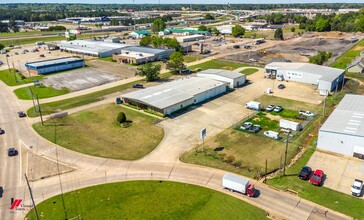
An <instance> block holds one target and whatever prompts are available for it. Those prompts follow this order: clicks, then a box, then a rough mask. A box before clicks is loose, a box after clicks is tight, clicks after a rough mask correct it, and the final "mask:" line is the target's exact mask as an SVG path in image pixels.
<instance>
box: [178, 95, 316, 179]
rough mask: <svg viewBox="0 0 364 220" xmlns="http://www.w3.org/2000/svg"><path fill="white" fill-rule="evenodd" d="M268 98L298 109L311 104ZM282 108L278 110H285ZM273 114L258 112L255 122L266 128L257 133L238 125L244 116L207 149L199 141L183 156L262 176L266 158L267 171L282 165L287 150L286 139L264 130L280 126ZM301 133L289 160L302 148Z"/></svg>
mask: <svg viewBox="0 0 364 220" xmlns="http://www.w3.org/2000/svg"><path fill="white" fill-rule="evenodd" d="M268 98H270V100H271V102H273V103H280V104H281V103H282V104H281V105H285V106H286V109H289V108H290V107H292V108H293V109H295V108H297V109H298V108H300V107H302V106H306V105H310V104H306V103H300V102H297V101H294V100H286V99H282V98H276V97H268ZM265 99H267V98H266V97H265V96H263V97H262V98H261V100H262V101H264V100H265ZM258 101H259V99H258ZM295 105H297V106H295ZM293 106H294V107H293ZM315 108H316V106H315V105H312V104H311V105H310V108H308V109H309V110H311V111H312V109H315ZM284 111H285V110H283V112H284ZM283 112H281V113H278V114H283ZM271 117H272V116H270V113H268V114H266V113H259V114H258V115H257V116H256V118H255V119H254V120H255V121H254V123H255V124H260V125H261V127H262V129H263V130H262V131H259V133H257V134H253V133H249V132H245V131H241V130H240V129H238V127H239V126H240V125H241V124H242V123H243V122H244V121H246V120H247V119H245V120H243V121H241V122H239V123H238V124H236V125H233V126H232V127H230V128H228V129H226V130H225V131H223V132H221V133H219V134H218V135H216V136H215V137H212V138H210V139H208V140H206V141H205V152H202V151H201V148H202V146H201V145H199V146H197V148H195V149H193V150H191V151H189V152H187V153H186V154H184V155H183V156H182V157H181V160H182V161H183V162H188V163H193V164H200V165H206V166H211V167H215V168H218V169H223V170H228V171H230V172H236V173H239V174H242V175H245V176H249V177H254V178H259V177H260V176H261V175H262V174H264V172H265V161H266V160H268V172H271V171H274V170H276V169H278V168H279V163H280V155H281V154H284V151H285V143H284V142H283V141H282V140H273V139H270V138H267V137H265V136H264V135H263V132H264V130H276V131H278V130H279V129H278V124H279V123H278V121H277V120H275V119H271ZM276 117H277V116H276ZM301 136H305V133H304V131H303V132H300V133H299V134H298V135H296V136H295V137H294V138H293V139H292V140H290V144H289V147H288V161H289V160H290V159H291V158H293V157H294V156H295V155H296V154H297V152H298V151H299V150H300V149H301V144H302V143H301V140H297V139H299V138H300V137H301Z"/></svg>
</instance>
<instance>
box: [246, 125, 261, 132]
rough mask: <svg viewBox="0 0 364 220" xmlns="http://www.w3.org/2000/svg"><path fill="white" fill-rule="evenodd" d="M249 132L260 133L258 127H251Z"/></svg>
mask: <svg viewBox="0 0 364 220" xmlns="http://www.w3.org/2000/svg"><path fill="white" fill-rule="evenodd" d="M249 131H250V132H253V133H258V132H259V131H260V125H253V126H251V127H250V128H249Z"/></svg>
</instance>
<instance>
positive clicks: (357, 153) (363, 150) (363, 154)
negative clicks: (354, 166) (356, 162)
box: [353, 146, 364, 160]
mask: <svg viewBox="0 0 364 220" xmlns="http://www.w3.org/2000/svg"><path fill="white" fill-rule="evenodd" d="M353 156H354V157H357V158H359V159H362V160H364V147H360V146H354V152H353Z"/></svg>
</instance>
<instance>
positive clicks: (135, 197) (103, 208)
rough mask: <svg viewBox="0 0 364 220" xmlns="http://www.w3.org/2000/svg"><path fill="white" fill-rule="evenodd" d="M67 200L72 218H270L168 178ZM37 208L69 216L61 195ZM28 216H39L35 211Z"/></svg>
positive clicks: (84, 192)
mask: <svg viewBox="0 0 364 220" xmlns="http://www.w3.org/2000/svg"><path fill="white" fill-rule="evenodd" d="M241 196H243V195H241ZM64 201H65V206H66V210H67V215H68V218H69V219H72V218H73V217H76V216H80V217H81V218H82V219H115V220H119V219H247V220H250V219H251V220H255V219H257V220H259V219H268V218H267V217H266V212H265V211H264V210H262V209H259V208H257V207H255V206H252V205H250V204H248V203H246V202H244V201H241V200H239V199H237V198H234V197H231V196H228V195H226V194H224V193H221V192H217V191H213V190H211V189H207V188H204V187H201V186H196V185H190V184H184V183H176V182H165V181H131V182H123V183H111V184H105V185H99V186H93V187H88V188H84V189H80V190H77V191H73V192H69V193H66V194H64ZM37 210H38V213H42V218H41V219H43V220H48V219H49V220H62V219H65V216H64V211H63V207H62V200H61V196H55V197H53V198H50V199H47V200H46V201H44V202H42V203H40V204H38V205H37ZM26 217H27V218H28V219H31V220H33V219H34V220H35V219H36V217H35V214H34V211H33V210H32V211H30V212H29V213H28V214H27V216H26Z"/></svg>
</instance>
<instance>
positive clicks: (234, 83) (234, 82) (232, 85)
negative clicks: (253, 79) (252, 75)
mask: <svg viewBox="0 0 364 220" xmlns="http://www.w3.org/2000/svg"><path fill="white" fill-rule="evenodd" d="M197 76H199V77H203V78H209V79H215V80H218V81H222V82H227V83H229V87H230V88H231V89H233V88H235V87H237V84H238V82H239V86H241V85H244V84H245V80H246V76H245V75H243V74H242V75H241V76H240V77H238V78H235V79H230V78H226V77H223V76H219V75H215V74H203V73H197Z"/></svg>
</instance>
